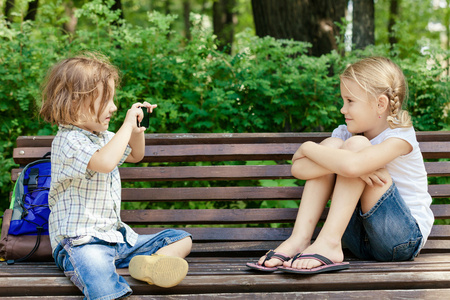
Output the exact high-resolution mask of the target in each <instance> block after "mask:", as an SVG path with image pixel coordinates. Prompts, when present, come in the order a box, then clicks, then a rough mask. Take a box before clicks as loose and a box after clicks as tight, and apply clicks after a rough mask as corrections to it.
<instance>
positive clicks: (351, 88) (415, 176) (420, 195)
mask: <svg viewBox="0 0 450 300" xmlns="http://www.w3.org/2000/svg"><path fill="white" fill-rule="evenodd" d="M340 79H341V96H342V99H343V106H342V108H341V113H342V114H343V115H344V116H345V122H346V124H347V125H341V126H339V127H338V128H337V129H335V130H334V131H333V134H332V137H331V138H328V139H325V140H324V141H323V142H321V143H320V144H316V143H313V142H306V143H303V144H302V145H301V147H300V148H299V149H298V150H297V151H296V153H295V154H294V156H293V158H292V170H291V171H292V174H293V176H295V177H297V178H300V179H304V180H306V184H305V187H304V192H303V196H302V200H301V203H300V207H299V211H298V215H297V219H296V222H295V225H294V228H293V231H292V234H291V236H290V237H289V238H288V239H287V240H286V241H284V242H283V243H282V244H281V245H280V246H279V247H278V248H277V249H275V251H272V250H271V251H269V252H268V253H267V254H266V255H265V256H263V257H261V259H260V260H259V261H258V262H257V263H248V264H247V266H248V267H250V268H253V269H258V270H262V271H275V270H282V271H284V272H293V273H301V274H313V273H320V272H326V271H332V270H342V269H346V268H348V263H345V262H343V260H344V254H343V251H342V244H341V243H343V244H344V246H346V247H347V248H348V249H349V250H350V251H351V252H352V253H353V254H355V255H356V256H357V257H359V258H361V259H368V260H377V261H403V260H413V259H414V257H415V256H417V254H418V253H419V251H420V249H421V248H422V247H423V245H424V244H425V242H426V240H427V237H428V235H429V233H430V231H431V226H432V224H433V221H434V217H433V213H432V211H431V209H430V204H431V196H430V195H429V194H428V190H427V176H426V172H425V167H424V163H423V158H422V154H421V152H420V149H419V145H418V142H417V140H416V135H415V131H414V128H413V127H412V124H411V120H410V117H409V115H408V112H406V111H404V110H402V108H401V107H402V104H403V102H404V100H405V98H406V94H407V84H406V80H405V77H404V75H403V72H402V71H401V69H400V68H399V67H398V66H397V65H396V64H394V63H393V62H392V61H390V60H389V59H387V58H382V57H372V58H367V59H363V60H361V61H359V62H356V63H355V64H352V65H349V66H348V67H347V68H346V69H345V71H344V72H343V74H342V75H341V76H340ZM330 197H331V206H330V210H329V213H328V217H327V219H326V221H325V223H324V226H323V228H322V230H321V231H320V233H319V235H318V237H317V239H316V240H315V241H314V243H312V244H311V238H312V234H313V231H314V228H315V226H316V223H317V222H318V220H319V217H320V215H321V213H322V211H323V209H324V208H325V205H326V203H327V201H328V199H330ZM296 253H297V254H296Z"/></svg>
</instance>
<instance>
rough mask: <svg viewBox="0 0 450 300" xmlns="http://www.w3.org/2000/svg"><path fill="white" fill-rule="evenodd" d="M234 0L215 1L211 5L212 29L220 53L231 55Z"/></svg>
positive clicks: (234, 16)
mask: <svg viewBox="0 0 450 300" xmlns="http://www.w3.org/2000/svg"><path fill="white" fill-rule="evenodd" d="M235 6H236V0H215V1H214V4H213V27H214V34H215V35H216V36H217V40H218V42H219V43H218V45H217V46H218V48H219V50H220V51H225V52H226V53H228V54H230V53H231V46H232V45H233V37H234V27H235V24H236V22H237V20H236V15H235V13H234V8H235Z"/></svg>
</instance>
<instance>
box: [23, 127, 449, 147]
mask: <svg viewBox="0 0 450 300" xmlns="http://www.w3.org/2000/svg"><path fill="white" fill-rule="evenodd" d="M329 136H331V132H295V133H293V132H281V133H273V132H270V133H153V134H152V133H150V134H146V135H145V144H146V145H163V144H164V145H173V144H184V145H187V144H221V143H223V141H224V140H226V141H232V142H233V143H236V144H248V143H303V142H305V141H314V142H320V141H322V140H323V139H325V138H327V137H329ZM416 136H417V140H418V141H419V142H425V141H434V142H448V141H450V131H417V132H416ZM53 138H54V136H52V135H47V136H20V137H18V138H17V141H16V142H17V147H19V148H20V147H50V146H51V143H52V141H53Z"/></svg>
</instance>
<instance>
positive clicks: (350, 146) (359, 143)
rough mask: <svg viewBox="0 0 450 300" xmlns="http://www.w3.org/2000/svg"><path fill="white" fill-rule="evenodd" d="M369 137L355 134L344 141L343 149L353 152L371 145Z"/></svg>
mask: <svg viewBox="0 0 450 300" xmlns="http://www.w3.org/2000/svg"><path fill="white" fill-rule="evenodd" d="M371 145H372V144H371V143H370V141H369V139H367V138H366V137H364V136H362V135H355V136H352V137H351V138H349V139H348V140H346V141H345V142H343V144H342V146H341V149H345V150H350V151H353V152H357V151H360V150H362V149H364V148H367V147H369V146H371Z"/></svg>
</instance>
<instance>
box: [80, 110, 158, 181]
mask: <svg viewBox="0 0 450 300" xmlns="http://www.w3.org/2000/svg"><path fill="white" fill-rule="evenodd" d="M141 106H148V107H150V104H148V103H147V104H146V103H144V104H141V103H135V104H133V106H132V107H131V108H130V109H129V110H128V112H127V115H126V117H125V121H124V122H123V124H122V126H121V127H120V129H119V130H118V131H117V133H116V134H115V135H114V137H113V138H112V139H111V140H110V141H109V142H108V143H107V144H106V145H105V146H104V147H102V148H101V149H99V150H98V151H97V152H95V153H94V154H93V155H92V157H91V160H90V161H89V164H88V169H90V170H92V171H96V172H100V173H109V172H111V171H112V170H114V168H115V167H116V166H117V165H118V164H119V162H120V160H121V159H122V156H123V154H124V152H125V150H126V148H127V145H128V144H129V143H130V147H131V148H132V152H131V154H130V156H131V158H130V160H128V158H127V160H126V161H129V162H137V161H140V160H141V159H142V157H143V155H144V154H143V153H144V151H145V145H144V144H145V140H144V139H145V137H144V131H145V129H146V128H144V127H137V124H136V119H137V118H141V119H142V117H143V113H142V109H141V108H140V107H141ZM139 157H140V158H139Z"/></svg>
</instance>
